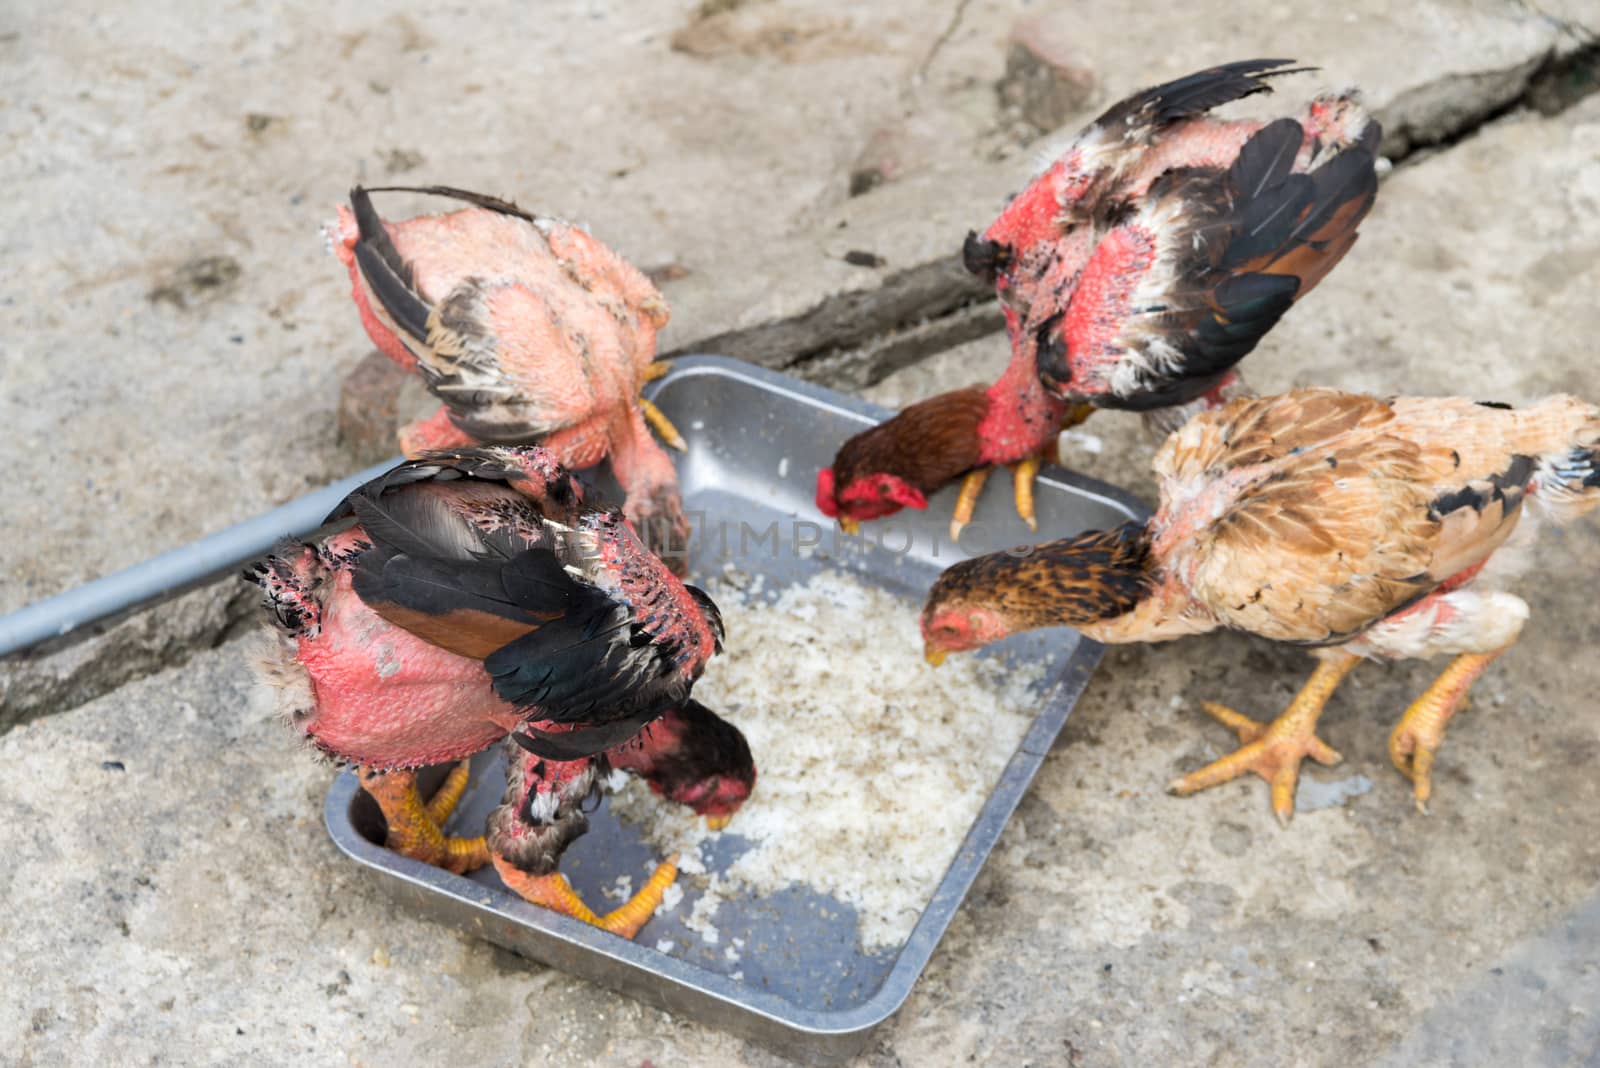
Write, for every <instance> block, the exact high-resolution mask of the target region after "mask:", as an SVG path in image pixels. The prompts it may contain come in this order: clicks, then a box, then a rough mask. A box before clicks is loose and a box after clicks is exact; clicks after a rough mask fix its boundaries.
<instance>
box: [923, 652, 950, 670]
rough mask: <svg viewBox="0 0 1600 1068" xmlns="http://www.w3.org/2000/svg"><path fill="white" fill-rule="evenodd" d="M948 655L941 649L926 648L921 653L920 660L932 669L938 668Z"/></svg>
mask: <svg viewBox="0 0 1600 1068" xmlns="http://www.w3.org/2000/svg"><path fill="white" fill-rule="evenodd" d="M948 655H949V654H948V653H946V652H945V651H944V650H943V649H932V648H927V649H924V650H923V651H922V659H924V660H926V661H927V662H928V663H930V664H932V665H933V666H934V667H938V666H939V665H940V664H942V663H944V658H945V657H946V656H948Z"/></svg>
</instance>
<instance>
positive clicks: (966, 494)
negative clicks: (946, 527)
mask: <svg viewBox="0 0 1600 1068" xmlns="http://www.w3.org/2000/svg"><path fill="white" fill-rule="evenodd" d="M991 470H993V468H988V467H980V468H978V469H977V470H976V471H968V472H967V477H966V478H964V479H962V480H961V496H960V497H957V498H956V510H955V514H954V515H952V516H951V517H950V540H951V541H959V540H960V538H961V531H962V530H963V529H964V528H965V527H966V525H967V524H968V523H970V522H972V513H973V512H974V511H976V510H977V508H978V497H979V495H980V494H982V493H983V484H984V483H985V482H987V481H988V480H989V472H990V471H991Z"/></svg>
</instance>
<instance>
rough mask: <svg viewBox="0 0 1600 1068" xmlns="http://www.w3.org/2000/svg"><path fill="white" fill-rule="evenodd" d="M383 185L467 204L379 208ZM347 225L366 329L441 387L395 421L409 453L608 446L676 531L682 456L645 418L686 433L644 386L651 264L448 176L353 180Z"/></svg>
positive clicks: (574, 454)
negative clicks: (638, 265)
mask: <svg viewBox="0 0 1600 1068" xmlns="http://www.w3.org/2000/svg"><path fill="white" fill-rule="evenodd" d="M388 191H406V192H418V193H433V194H437V195H440V196H447V197H454V198H456V199H459V200H463V201H466V202H467V203H468V205H469V206H468V207H466V208H463V209H461V210H459V211H454V212H451V213H450V214H448V215H423V216H419V217H417V218H414V219H408V220H406V221H404V222H398V223H391V222H385V221H384V220H383V219H381V218H379V216H378V213H377V211H376V209H375V208H374V207H373V204H372V199H371V196H370V194H371V193H374V192H388ZM337 231H338V232H337V240H336V242H335V251H336V252H337V253H338V255H339V258H340V259H341V260H342V261H343V262H344V263H345V265H346V266H347V267H348V268H349V271H350V281H351V287H352V295H353V296H354V297H355V302H356V307H357V309H358V310H359V311H360V313H361V322H362V325H364V326H365V327H366V329H367V334H368V336H369V337H371V338H372V341H373V343H374V344H376V345H377V346H378V348H379V349H381V350H382V351H383V352H384V353H385V354H386V355H388V356H389V358H390V359H393V360H394V361H395V362H397V363H399V364H400V365H401V366H402V367H405V368H406V369H407V370H411V371H416V372H417V373H419V374H420V375H421V376H422V379H423V381H424V382H425V383H426V384H427V386H428V389H429V390H430V391H431V392H432V393H433V394H434V395H435V396H437V397H438V398H439V399H440V400H441V401H443V402H444V404H443V407H441V408H440V409H439V411H438V412H437V413H436V414H435V415H434V416H432V417H431V418H429V419H427V420H424V421H422V422H420V423H416V424H413V425H412V426H409V427H407V428H405V429H404V430H403V431H402V432H401V435H400V443H401V448H402V450H403V451H404V452H405V454H406V455H407V456H415V455H417V454H418V453H420V452H422V451H424V450H429V449H449V448H456V447H459V446H463V445H472V444H480V443H493V444H536V445H541V446H543V447H544V448H546V449H548V450H549V451H550V452H552V453H553V454H554V455H555V457H556V459H557V460H559V461H560V462H561V463H562V464H563V465H565V466H567V467H569V468H572V469H574V470H581V469H583V468H588V467H593V466H594V465H595V464H597V463H599V462H600V461H601V460H603V459H608V458H609V459H610V461H611V468H612V470H613V472H614V473H615V474H616V476H617V482H618V483H619V484H620V485H621V486H622V489H623V492H624V494H625V495H626V499H625V502H624V505H623V512H624V513H625V514H626V515H627V517H628V520H629V522H631V523H632V524H633V526H634V529H635V530H637V531H638V532H640V533H641V534H642V535H644V537H645V538H646V540H647V541H649V542H650V543H651V544H659V542H658V539H663V538H664V539H670V540H671V542H672V543H673V544H682V542H683V540H684V539H686V538H687V537H688V533H689V527H688V521H687V519H686V518H685V516H684V513H683V502H682V500H681V499H680V497H679V494H678V476H677V472H676V471H675V470H674V469H673V466H672V460H671V459H670V458H669V457H668V456H667V454H666V453H665V452H664V451H662V449H661V447H660V446H659V445H658V444H656V442H655V440H654V439H653V438H652V437H651V436H650V432H649V430H648V429H647V426H646V424H647V422H648V423H651V424H653V425H654V426H655V427H656V428H657V430H658V431H659V432H660V433H661V435H662V437H663V438H665V439H666V441H667V442H668V444H670V445H672V446H673V447H675V448H678V449H682V448H684V444H683V438H682V437H681V436H680V435H679V434H678V432H677V430H675V429H674V428H673V427H672V425H671V424H670V423H669V422H667V420H666V418H665V417H664V416H663V415H661V413H660V412H659V411H657V410H656V409H655V407H654V406H653V405H652V404H650V402H649V401H647V400H644V399H643V398H641V397H640V396H639V390H640V389H641V388H642V387H643V385H644V384H645V383H646V382H647V381H649V380H651V379H653V378H657V377H659V376H660V375H661V374H662V373H664V372H665V370H666V367H665V365H663V364H658V363H655V362H653V361H654V360H655V353H656V332H657V331H658V330H660V329H661V328H662V327H663V326H665V325H666V322H667V315H668V311H667V302H666V300H665V299H664V298H663V297H662V296H661V294H660V293H659V292H657V291H656V288H655V286H653V285H651V284H650V281H649V279H647V278H646V277H645V276H644V275H643V274H641V273H640V272H639V271H638V270H636V269H635V268H634V267H633V266H632V265H631V264H629V263H627V262H626V261H625V260H623V259H622V258H621V257H620V256H618V255H616V253H614V252H612V251H611V250H610V249H608V248H606V247H605V246H604V245H602V244H601V243H600V242H599V241H596V240H595V239H594V238H593V237H591V236H590V235H589V234H588V233H586V232H585V231H584V230H582V229H581V228H579V227H576V226H573V225H571V224H569V223H565V222H561V221H560V220H558V219H552V218H547V217H544V216H537V215H531V214H529V213H527V212H525V211H523V210H522V209H520V208H518V207H517V206H516V205H515V204H511V203H508V202H506V201H503V200H499V199H496V198H494V197H487V196H483V195H481V194H478V193H468V192H465V191H463V190H459V189H450V188H447V187H444V186H428V187H425V188H416V189H411V188H409V187H401V186H390V187H384V188H383V189H362V188H360V187H359V186H358V187H357V188H355V189H353V190H351V192H350V207H349V208H343V207H341V208H340V209H339V222H338V227H337ZM663 525H664V526H663Z"/></svg>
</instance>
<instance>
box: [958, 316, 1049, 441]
mask: <svg viewBox="0 0 1600 1068" xmlns="http://www.w3.org/2000/svg"><path fill="white" fill-rule="evenodd" d="M1011 315H1012V312H1011V310H1010V309H1009V308H1008V309H1006V317H1007V319H1008V320H1009V319H1010V318H1011ZM988 396H989V408H988V411H986V412H985V413H984V416H983V421H982V422H980V423H979V424H978V444H979V452H978V456H979V461H980V462H981V463H982V464H984V465H997V464H1010V463H1016V462H1017V461H1018V460H1023V459H1026V458H1027V457H1029V456H1034V455H1037V454H1038V453H1039V451H1040V450H1042V449H1043V448H1045V446H1047V445H1049V444H1050V443H1051V442H1053V441H1054V440H1055V439H1056V437H1057V435H1059V434H1060V433H1061V421H1062V419H1063V418H1064V417H1065V415H1066V412H1067V407H1068V405H1067V403H1066V402H1065V401H1061V400H1057V399H1056V398H1055V397H1052V396H1051V395H1050V394H1049V393H1047V392H1045V388H1044V385H1043V384H1042V383H1041V382H1040V381H1039V371H1038V368H1037V365H1036V363H1035V361H1034V358H1033V351H1032V348H1031V347H1028V348H1027V349H1026V351H1024V350H1023V348H1022V347H1021V346H1019V347H1018V351H1017V353H1016V355H1014V356H1013V357H1012V360H1011V362H1010V363H1008V364H1007V365H1006V369H1005V372H1004V373H1003V374H1001V376H1000V378H999V380H998V381H996V382H995V383H994V385H992V386H990V387H989V389H988Z"/></svg>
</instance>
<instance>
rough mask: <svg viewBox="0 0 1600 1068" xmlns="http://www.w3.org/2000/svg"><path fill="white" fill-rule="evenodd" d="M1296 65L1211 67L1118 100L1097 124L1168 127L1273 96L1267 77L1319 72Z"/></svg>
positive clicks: (1269, 62) (1265, 62)
mask: <svg viewBox="0 0 1600 1068" xmlns="http://www.w3.org/2000/svg"><path fill="white" fill-rule="evenodd" d="M1293 63H1294V60H1292V59H1245V60H1239V61H1237V62H1234V63H1224V64H1222V65H1221V66H1217V67H1208V68H1207V69H1205V70H1202V71H1196V72H1195V73H1193V74H1188V75H1185V76H1184V77H1182V78H1176V79H1174V80H1172V81H1170V82H1163V83H1162V84H1160V85H1157V86H1153V87H1151V88H1149V89H1146V90H1144V91H1143V92H1141V93H1135V94H1134V95H1133V96H1130V97H1128V98H1126V99H1124V100H1121V101H1118V102H1117V103H1116V104H1113V105H1112V106H1111V107H1110V108H1109V109H1108V110H1107V111H1106V113H1105V114H1104V115H1101V116H1100V118H1098V119H1096V120H1095V125H1097V126H1100V127H1102V128H1107V129H1109V128H1111V127H1112V126H1113V125H1115V124H1116V123H1118V122H1123V123H1127V124H1129V125H1133V124H1142V123H1148V124H1150V125H1151V126H1165V125H1167V124H1169V123H1174V122H1178V121H1180V120H1182V119H1188V118H1193V117H1194V116H1196V115H1201V114H1204V113H1205V112H1207V111H1210V110H1211V109H1212V108H1215V107H1221V106H1222V105H1223V104H1229V103H1232V102H1233V101H1235V100H1243V99H1244V98H1245V97H1247V96H1254V95H1255V94H1256V93H1270V92H1271V91H1272V86H1270V85H1268V84H1267V79H1268V78H1280V77H1282V76H1284V75H1286V74H1299V73H1301V72H1303V71H1310V70H1316V68H1315V67H1296V66H1293Z"/></svg>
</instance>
